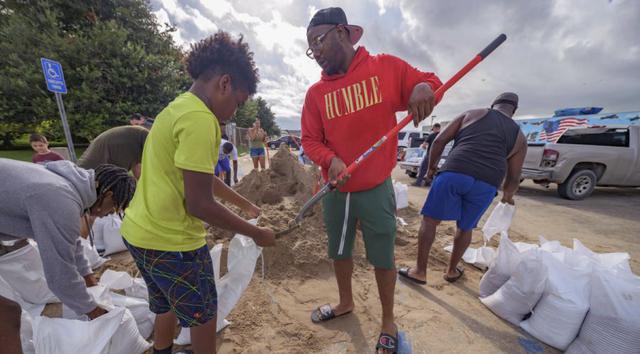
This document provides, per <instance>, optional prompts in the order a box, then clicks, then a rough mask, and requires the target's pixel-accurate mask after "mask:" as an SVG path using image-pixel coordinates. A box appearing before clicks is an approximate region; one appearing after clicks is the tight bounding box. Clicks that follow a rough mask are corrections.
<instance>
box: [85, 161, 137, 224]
mask: <svg viewBox="0 0 640 354" xmlns="http://www.w3.org/2000/svg"><path fill="white" fill-rule="evenodd" d="M95 179H96V194H97V195H98V197H100V196H102V195H104V194H105V193H106V192H108V191H111V192H113V201H114V202H115V207H116V212H117V213H118V214H120V215H121V216H122V212H123V211H124V210H125V209H126V208H127V207H128V206H129V202H130V201H131V199H132V198H133V193H134V192H135V190H136V180H135V179H134V178H133V177H132V176H130V175H129V173H128V172H127V170H125V169H124V168H122V167H118V166H114V165H109V164H103V165H100V166H98V167H97V168H96V169H95Z"/></svg>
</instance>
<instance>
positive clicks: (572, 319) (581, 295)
mask: <svg viewBox="0 0 640 354" xmlns="http://www.w3.org/2000/svg"><path fill="white" fill-rule="evenodd" d="M541 256H542V263H543V265H544V269H545V271H546V273H547V282H546V285H545V289H544V292H543V294H542V298H540V301H539V302H538V304H537V305H536V307H535V308H534V309H533V314H532V315H531V317H529V318H528V319H527V320H526V321H523V322H522V323H521V324H520V327H522V328H523V329H524V330H525V331H527V332H528V333H529V334H531V335H532V336H534V337H536V338H537V339H539V340H540V341H542V342H545V343H547V344H549V345H550V346H552V347H555V348H558V349H560V350H566V349H567V347H568V346H569V344H571V342H572V341H573V340H574V339H575V338H576V336H577V335H578V332H579V331H580V326H581V325H582V321H584V318H585V316H586V314H587V311H588V310H589V294H590V291H591V269H590V268H582V269H572V268H570V267H569V266H567V265H566V264H564V263H562V262H561V261H560V260H559V259H558V258H557V255H554V254H552V253H551V252H542V254H541Z"/></svg>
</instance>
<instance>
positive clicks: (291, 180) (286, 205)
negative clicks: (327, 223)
mask: <svg viewBox="0 0 640 354" xmlns="http://www.w3.org/2000/svg"><path fill="white" fill-rule="evenodd" d="M318 178H319V171H318V170H317V168H313V167H311V166H303V165H301V164H300V163H299V162H298V161H297V159H296V157H295V156H294V155H293V154H292V153H291V152H289V150H288V149H287V148H286V146H281V147H280V149H279V150H278V152H277V153H276V154H275V155H274V156H273V157H272V158H271V165H270V168H269V169H267V170H264V171H260V172H258V171H257V170H254V171H253V172H251V173H250V174H249V175H247V176H245V177H244V178H243V179H242V181H241V182H240V183H239V184H238V185H237V186H235V187H234V188H235V190H236V191H237V192H238V193H240V194H241V195H243V196H244V197H245V198H247V199H249V200H251V201H252V202H254V203H256V204H257V205H260V206H261V209H262V213H261V215H260V218H259V219H258V225H259V226H262V227H267V228H270V229H272V230H274V231H280V230H284V229H286V228H287V227H288V225H289V222H290V221H291V220H293V219H294V218H295V217H296V215H297V214H298V212H299V211H300V208H301V207H302V205H303V204H304V203H305V202H306V201H307V200H309V199H310V198H311V197H312V196H313V192H314V190H315V187H316V186H317V181H318ZM212 231H214V232H215V231H217V230H212ZM326 244H327V238H326V233H325V230H324V223H323V221H322V207H321V203H318V205H316V206H315V207H314V208H313V209H312V210H311V211H310V212H309V214H307V217H306V218H305V219H304V221H303V225H302V227H300V228H298V229H297V230H295V231H293V232H291V233H290V234H287V235H286V236H283V237H282V238H280V239H278V241H277V244H276V246H275V247H269V248H265V249H264V250H263V256H264V260H265V276H266V277H267V278H269V279H284V278H290V277H296V278H307V277H313V276H315V275H317V274H318V271H319V270H320V269H321V268H319V267H318V265H326V266H327V267H328V264H329V262H328V259H327V257H326V253H327V252H326Z"/></svg>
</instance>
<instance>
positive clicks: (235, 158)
mask: <svg viewBox="0 0 640 354" xmlns="http://www.w3.org/2000/svg"><path fill="white" fill-rule="evenodd" d="M223 130H224V129H223ZM225 143H230V144H231V142H230V141H229V137H228V136H227V134H225V133H222V139H221V140H220V144H221V145H220V148H221V149H222V146H223V145H224V144H225ZM231 146H233V149H232V150H231V153H229V154H228V155H227V157H228V158H229V159H231V164H232V165H233V184H238V149H237V148H236V146H235V145H234V144H231ZM224 183H226V184H227V186H230V185H231V174H230V173H228V174H227V176H226V179H225V180H224Z"/></svg>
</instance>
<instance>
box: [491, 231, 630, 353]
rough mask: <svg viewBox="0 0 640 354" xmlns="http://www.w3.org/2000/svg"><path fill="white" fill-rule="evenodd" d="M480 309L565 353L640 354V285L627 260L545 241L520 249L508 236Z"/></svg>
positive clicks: (502, 242)
mask: <svg viewBox="0 0 640 354" xmlns="http://www.w3.org/2000/svg"><path fill="white" fill-rule="evenodd" d="M480 301H481V302H482V303H483V304H485V305H486V306H487V307H488V308H489V309H491V311H493V312H494V313H495V314H497V315H498V316H500V317H502V318H504V319H505V320H507V321H509V322H511V323H513V324H515V325H519V326H520V327H522V328H523V329H524V330H525V331H527V332H528V333H529V334H531V335H532V336H533V337H535V338H537V339H539V340H541V341H543V342H545V343H547V344H549V345H551V346H553V347H555V348H558V349H560V350H567V352H568V353H601V352H607V353H640V278H638V277H637V276H635V275H633V273H631V270H630V266H629V255H628V254H627V253H605V254H599V253H595V252H593V251H591V250H589V249H588V248H586V247H585V246H584V245H582V243H580V241H578V240H575V239H574V247H573V249H570V248H567V247H564V246H562V245H561V244H560V242H558V241H548V240H546V239H544V238H543V237H541V238H540V246H539V247H537V245H531V244H517V243H513V242H511V241H510V240H509V238H508V237H507V235H505V234H503V235H502V238H501V240H500V245H499V247H498V255H497V257H496V259H495V261H494V262H493V263H492V264H491V266H490V268H489V270H488V271H487V272H486V273H485V274H484V276H483V277H482V280H481V281H480ZM585 317H586V318H585ZM578 333H579V335H578ZM576 336H577V339H576Z"/></svg>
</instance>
